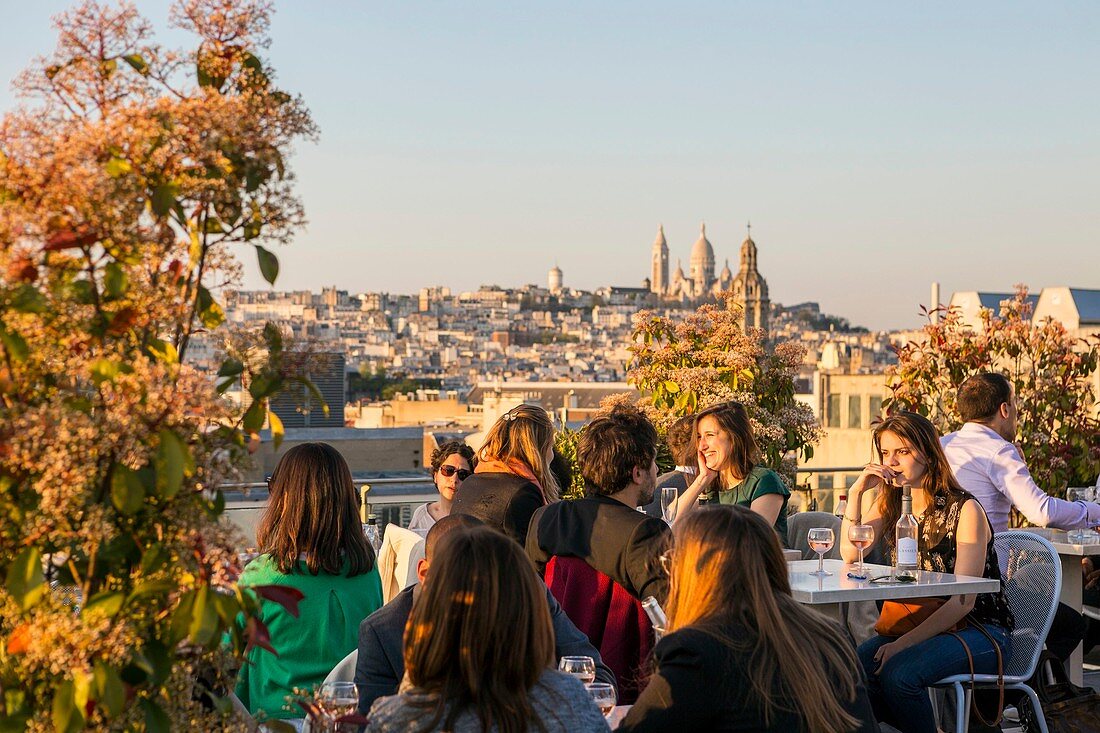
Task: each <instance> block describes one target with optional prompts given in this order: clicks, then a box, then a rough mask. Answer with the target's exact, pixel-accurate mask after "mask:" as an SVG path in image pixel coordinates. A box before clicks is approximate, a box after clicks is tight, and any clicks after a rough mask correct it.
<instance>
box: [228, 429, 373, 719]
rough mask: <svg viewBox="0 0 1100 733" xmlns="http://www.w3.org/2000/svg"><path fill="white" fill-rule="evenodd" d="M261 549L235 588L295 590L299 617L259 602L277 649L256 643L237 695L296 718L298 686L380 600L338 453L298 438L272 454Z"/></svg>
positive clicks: (353, 637) (317, 674) (312, 681)
mask: <svg viewBox="0 0 1100 733" xmlns="http://www.w3.org/2000/svg"><path fill="white" fill-rule="evenodd" d="M256 541H257V544H258V545H259V548H260V552H261V553H262V554H261V555H260V556H259V557H257V558H256V559H255V560H253V561H252V562H250V563H249V564H248V566H247V567H245V569H244V572H243V573H241V578H240V585H241V586H243V587H248V586H261V585H285V586H290V587H292V588H296V589H298V590H299V591H301V592H302V594H303V596H304V597H303V598H302V600H301V601H300V602H299V604H298V616H297V617H295V616H292V615H291V614H290V613H289V612H288V611H287V610H286V609H285V608H283V607H282V606H280V605H279V604H277V603H272V602H269V601H264V602H263V604H262V606H261V609H260V619H259V620H260V621H262V622H263V623H264V624H265V625H266V626H267V630H268V632H269V634H270V637H271V645H272V646H273V647H274V648H275V649H277V650H278V652H279V653H278V656H276V655H274V654H271V653H270V652H268V651H266V650H263V649H260V648H259V647H258V646H257V647H254V648H253V649H252V651H251V652H249V654H248V658H247V660H246V662H245V664H244V665H243V666H242V667H241V671H240V674H239V677H238V680H237V688H236V693H237V697H239V698H240V699H241V702H243V703H244V705H245V707H247V708H248V710H249V711H250V712H252V713H253V714H255V713H257V712H259V711H261V710H262V711H263V712H264V714H265V715H266V716H267V717H268V718H297V717H301V713H300V712H298V711H296V710H291V709H290V708H289V706H287V702H286V701H287V698H288V697H289V696H291V695H294V694H296V690H308V689H310V688H312V687H314V686H316V685H317V684H319V683H320V682H321V681H322V680H324V678H325V676H326V675H327V674H328V673H329V672H330V671H331V670H332V668H333V667H335V666H336V663H337V662H339V661H340V660H341V659H343V658H344V657H345V656H347V654H348V653H349V652H350V651H351V650H352V649H355V648H357V645H358V630H359V622H360V621H362V620H363V619H364V618H366V617H367V616H369V615H370V614H371V613H373V612H374V611H375V610H377V609H378V608H379V607H380V606H381V605H382V582H381V580H380V579H379V577H378V569H377V568H376V567H375V557H374V550H373V549H372V548H371V546H370V543H368V542H367V540H366V538H365V537H364V536H363V529H362V525H361V524H360V522H359V497H358V495H357V494H356V492H355V485H354V484H353V483H352V478H351V472H350V471H349V470H348V464H347V463H346V462H345V461H344V457H343V456H341V455H340V452H339V451H337V450H336V449H335V448H333V447H332V446H330V445H327V444H325V443H302V444H301V445H296V446H294V447H293V448H291V449H290V450H288V451H287V452H286V453H285V454H284V455H283V457H282V458H281V459H280V460H279V463H278V465H277V466H276V467H275V471H274V472H273V473H272V475H271V479H270V481H269V496H268V501H267V509H266V510H265V511H264V514H263V516H262V517H261V519H260V525H259V528H258V529H257V530H256Z"/></svg>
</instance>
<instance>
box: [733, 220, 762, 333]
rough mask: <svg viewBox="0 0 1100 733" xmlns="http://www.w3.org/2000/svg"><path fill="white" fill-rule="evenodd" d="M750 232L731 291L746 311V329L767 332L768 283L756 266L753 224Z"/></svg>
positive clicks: (742, 248)
mask: <svg viewBox="0 0 1100 733" xmlns="http://www.w3.org/2000/svg"><path fill="white" fill-rule="evenodd" d="M748 230H749V233H748V234H746V235H745V241H744V242H742V243H741V267H740V269H738V271H737V274H736V275H735V276H734V278H733V285H732V287H731V288H730V290H731V291H733V296H734V299H735V300H736V301H737V304H738V305H740V306H741V307H742V308H744V309H745V328H753V327H755V328H762V329H764V330H765V331H767V330H768V310H769V309H770V308H771V301H770V300H769V299H768V283H767V282H766V281H765V280H764V278H763V276H762V275H761V274H760V270H759V269H757V266H756V242H754V241H752V225H751V224H750V225H749V227H748Z"/></svg>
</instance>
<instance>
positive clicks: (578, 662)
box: [558, 657, 596, 685]
mask: <svg viewBox="0 0 1100 733" xmlns="http://www.w3.org/2000/svg"><path fill="white" fill-rule="evenodd" d="M558 669H559V670H561V671H562V672H565V673H566V674H568V675H573V676H574V677H576V678H577V679H578V680H580V681H581V682H583V683H584V684H586V685H587V684H589V683H590V682H595V680H596V660H594V659H593V658H592V657H562V658H561V660H560V661H559V662H558Z"/></svg>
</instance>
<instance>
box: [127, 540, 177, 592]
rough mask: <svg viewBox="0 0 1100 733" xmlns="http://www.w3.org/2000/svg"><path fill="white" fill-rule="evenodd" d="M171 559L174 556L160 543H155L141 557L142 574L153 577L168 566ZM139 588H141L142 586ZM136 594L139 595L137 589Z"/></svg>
mask: <svg viewBox="0 0 1100 733" xmlns="http://www.w3.org/2000/svg"><path fill="white" fill-rule="evenodd" d="M171 558H172V555H171V553H170V552H168V548H166V547H165V546H164V545H163V544H161V543H160V542H154V543H153V544H151V545H149V546H148V547H147V548H145V552H143V553H142V555H141V572H142V573H144V574H145V575H151V574H153V573H155V572H156V571H158V570H160V569H161V568H163V567H164V566H165V565H167V564H168V561H169V560H170V559H171ZM148 582H154V581H148ZM138 587H139V588H140V587H141V586H138ZM134 594H137V590H136V589H135V590H134Z"/></svg>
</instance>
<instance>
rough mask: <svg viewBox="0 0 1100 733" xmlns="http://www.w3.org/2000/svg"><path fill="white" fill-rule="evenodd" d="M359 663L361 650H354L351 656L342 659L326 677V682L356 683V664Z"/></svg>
mask: <svg viewBox="0 0 1100 733" xmlns="http://www.w3.org/2000/svg"><path fill="white" fill-rule="evenodd" d="M358 661H359V650H358V649H352V650H351V654H348V655H347V656H346V657H344V658H343V659H341V660H340V661H339V662H338V663H337V664H336V666H335V667H333V668H332V671H331V672H329V673H328V677H325V682H354V681H355V664H356V662H358Z"/></svg>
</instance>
